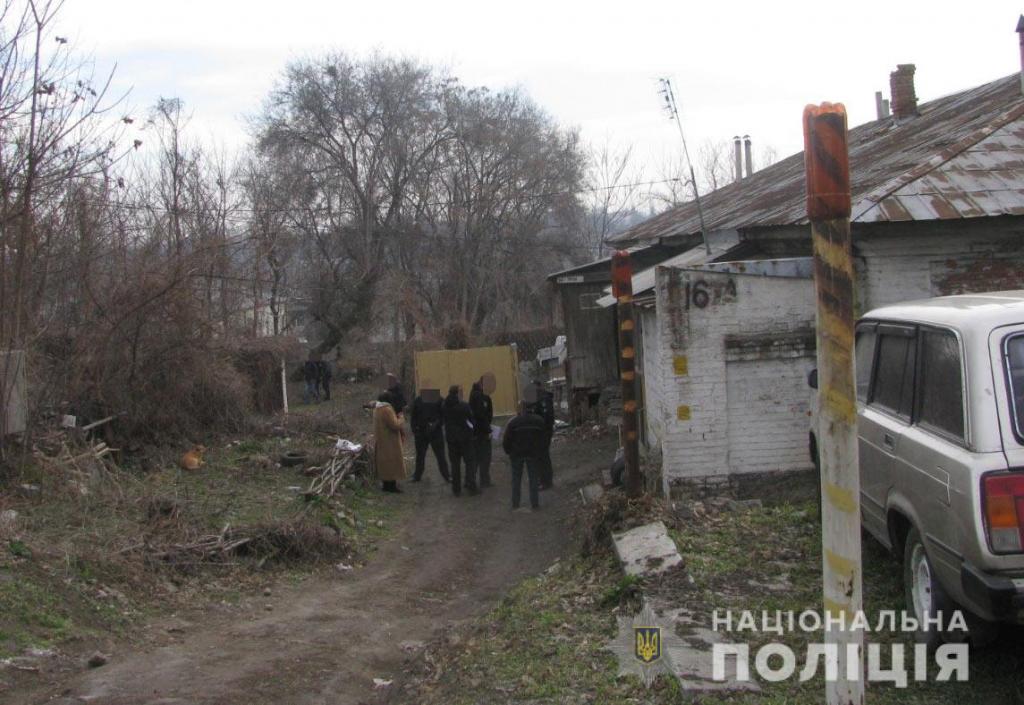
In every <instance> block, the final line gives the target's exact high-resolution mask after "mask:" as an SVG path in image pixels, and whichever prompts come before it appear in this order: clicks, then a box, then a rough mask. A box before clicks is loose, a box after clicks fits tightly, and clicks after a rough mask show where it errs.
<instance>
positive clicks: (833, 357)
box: [804, 103, 864, 705]
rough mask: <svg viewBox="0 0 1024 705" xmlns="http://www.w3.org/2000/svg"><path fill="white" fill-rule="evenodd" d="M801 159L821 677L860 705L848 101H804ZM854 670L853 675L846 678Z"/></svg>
mask: <svg viewBox="0 0 1024 705" xmlns="http://www.w3.org/2000/svg"><path fill="white" fill-rule="evenodd" d="M804 165H805V168H806V172H807V216H808V218H809V219H810V221H811V237H812V239H813V243H814V288H815V291H816V292H817V299H818V311H817V329H818V333H817V338H818V340H817V342H818V408H819V412H818V449H819V453H820V457H821V498H822V502H821V547H822V573H823V579H824V580H823V589H824V607H825V643H826V644H827V645H832V644H834V645H835V647H836V648H837V649H838V656H839V678H838V679H837V680H836V681H835V682H830V683H826V685H825V693H826V702H827V703H828V705H839V704H840V703H841V704H842V705H848V704H852V705H861V704H862V703H863V702H864V634H863V632H862V631H860V630H853V629H851V628H850V627H851V621H852V620H853V619H854V617H855V616H856V615H858V614H859V613H860V611H861V610H862V609H863V600H862V593H861V575H862V571H861V546H860V468H859V465H858V459H857V400H856V383H855V378H854V363H853V348H854V289H853V287H854V271H853V252H852V248H851V242H850V167H849V156H848V151H847V144H846V108H845V107H843V105H842V104H841V103H840V104H836V105H832V104H830V103H823V104H822V105H821V106H817V107H816V106H813V105H808V106H807V107H806V108H805V109H804ZM838 622H842V624H839V623H838ZM851 657H852V658H851ZM854 660H855V661H856V662H855V663H853V661H854ZM851 671H852V675H854V676H856V677H855V678H850V677H849V676H850V675H851Z"/></svg>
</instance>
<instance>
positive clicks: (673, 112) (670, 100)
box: [658, 78, 711, 255]
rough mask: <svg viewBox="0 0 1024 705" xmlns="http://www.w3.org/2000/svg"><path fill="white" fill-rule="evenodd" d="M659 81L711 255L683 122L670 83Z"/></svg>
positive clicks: (702, 236) (703, 238) (706, 247)
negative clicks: (684, 158)
mask: <svg viewBox="0 0 1024 705" xmlns="http://www.w3.org/2000/svg"><path fill="white" fill-rule="evenodd" d="M658 80H659V81H661V95H662V96H663V97H664V98H665V110H667V111H668V119H669V120H675V121H676V127H678V128H679V139H680V140H682V142H683V156H685V157H686V166H687V168H688V169H689V170H690V185H691V186H692V187H693V200H694V201H696V203H697V218H698V219H699V221H700V237H701V239H702V240H703V241H704V251H705V252H707V253H708V254H709V255H710V254H711V245H710V244H708V231H707V228H705V227H704V209H703V208H702V207H701V205H700V189H699V188H697V176H696V175H695V174H694V172H693V161H691V160H690V149H689V148H688V147H687V146H686V135H684V134H683V121H682V120H680V119H679V109H678V108H677V106H676V94H675V93H674V92H673V91H672V81H670V80H669V79H667V78H661V79H658Z"/></svg>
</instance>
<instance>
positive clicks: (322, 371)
mask: <svg viewBox="0 0 1024 705" xmlns="http://www.w3.org/2000/svg"><path fill="white" fill-rule="evenodd" d="M316 364H317V372H318V373H319V374H318V375H317V377H318V379H319V384H320V389H321V390H323V393H324V401H330V400H331V378H332V377H333V376H334V372H333V371H332V370H331V368H332V367H333V366H334V363H333V362H327V361H326V360H319V361H318V362H317V363H316Z"/></svg>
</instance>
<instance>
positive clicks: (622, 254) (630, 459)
mask: <svg viewBox="0 0 1024 705" xmlns="http://www.w3.org/2000/svg"><path fill="white" fill-rule="evenodd" d="M612 294H613V295H614V296H615V300H616V301H617V302H618V306H617V307H616V310H617V312H618V324H619V375H620V377H621V380H622V447H623V452H624V453H625V456H626V483H625V484H626V496H627V497H639V496H640V495H641V494H642V493H643V489H644V488H643V478H642V477H641V476H640V434H639V423H638V422H637V411H638V409H637V399H636V347H635V346H636V342H635V336H634V332H635V330H636V324H635V322H634V320H633V265H632V263H631V262H630V261H629V253H628V252H626V251H625V250H620V251H619V252H616V253H615V254H614V255H612Z"/></svg>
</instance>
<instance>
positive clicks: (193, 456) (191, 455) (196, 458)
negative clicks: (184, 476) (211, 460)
mask: <svg viewBox="0 0 1024 705" xmlns="http://www.w3.org/2000/svg"><path fill="white" fill-rule="evenodd" d="M205 452H206V446H200V445H197V446H193V447H192V450H190V451H189V452H187V453H185V454H184V455H182V456H181V460H179V461H178V465H180V466H181V467H182V469H184V470H198V469H199V468H201V467H203V453H205Z"/></svg>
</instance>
